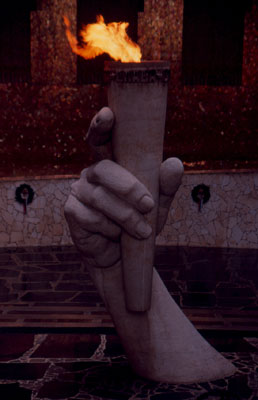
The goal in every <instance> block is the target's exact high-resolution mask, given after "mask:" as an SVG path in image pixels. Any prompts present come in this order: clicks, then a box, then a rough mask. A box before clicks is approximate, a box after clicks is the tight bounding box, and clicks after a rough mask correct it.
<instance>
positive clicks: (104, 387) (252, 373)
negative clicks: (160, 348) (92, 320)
mask: <svg viewBox="0 0 258 400" xmlns="http://www.w3.org/2000/svg"><path fill="white" fill-rule="evenodd" d="M210 339H212V340H210ZM208 340H209V341H210V342H211V343H212V344H213V345H215V347H216V348H217V349H218V350H220V351H222V350H223V354H224V356H225V357H227V358H228V359H230V360H231V361H232V362H233V363H234V364H235V365H236V367H237V368H238V371H237V373H236V374H235V375H234V376H232V377H230V378H228V379H220V380H217V381H212V382H204V383H199V384H191V385H182V384H181V385H172V384H165V383H157V382H152V381H149V380H146V379H142V378H140V377H138V376H136V375H135V374H134V373H133V371H132V370H131V368H130V366H129V365H128V362H127V359H126V357H125V355H124V353H123V349H122V347H121V345H120V343H119V340H118V338H117V336H116V335H115V334H108V335H105V334H97V333H91V334H89V333H84V334H78V333H71V334H62V333H55V334H29V333H27V334H21V333H12V334H9V335H8V334H0V353H1V359H0V398H1V399H4V400H50V399H66V400H68V399H69V400H72V399H74V400H75V399H78V400H79V399H80V400H86V399H88V400H120V399H121V400H127V399H128V400H129V399H130V400H140V399H150V400H170V399H174V400H181V399H199V400H201V399H208V400H212V399H213V400H243V399H249V400H257V399H258V338H254V337H252V338H250V337H249V338H242V337H238V338H236V337H235V338H234V339H233V340H232V338H230V337H228V338H226V337H225V336H224V337H220V338H218V339H217V338H216V334H215V336H214V337H213V338H208ZM229 342H230V345H229ZM227 347H228V350H227V349H226V348H227Z"/></svg>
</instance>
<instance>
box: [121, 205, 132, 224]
mask: <svg viewBox="0 0 258 400" xmlns="http://www.w3.org/2000/svg"><path fill="white" fill-rule="evenodd" d="M120 220H121V222H122V224H129V223H130V222H132V221H133V220H134V211H133V210H132V209H131V208H128V209H127V210H124V212H123V213H122V214H121V217H120Z"/></svg>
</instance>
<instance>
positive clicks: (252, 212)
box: [0, 173, 258, 248]
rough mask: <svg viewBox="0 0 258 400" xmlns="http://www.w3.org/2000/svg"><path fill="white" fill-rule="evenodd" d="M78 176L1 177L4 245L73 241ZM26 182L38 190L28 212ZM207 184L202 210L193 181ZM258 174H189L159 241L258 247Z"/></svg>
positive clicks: (1, 236) (1, 243)
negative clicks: (66, 212) (18, 196)
mask: <svg viewBox="0 0 258 400" xmlns="http://www.w3.org/2000/svg"><path fill="white" fill-rule="evenodd" d="M74 179H75V178H73V177H70V178H66V179H32V180H29V181H28V180H26V181H15V180H12V181H10V180H9V181H8V180H2V181H1V182H0V211H1V212H0V247H4V246H8V247H9V246H10V247H12V246H31V245H32V246H35V245H40V246H44V245H63V244H71V239H70V235H69V232H68V229H67V225H66V222H65V220H64V216H63V206H64V203H65V200H66V198H67V196H68V194H69V192H70V186H71V183H72V182H73V181H74ZM23 183H26V184H29V185H30V186H31V188H32V189H33V190H34V192H35V196H34V200H33V201H32V203H31V204H29V205H28V207H27V214H24V209H23V205H22V204H19V203H18V202H17V201H15V191H16V188H17V187H19V186H20V185H21V184H23ZM200 184H205V185H207V186H208V187H209V190H210V199H209V201H208V202H207V203H206V204H203V207H202V208H201V211H199V208H198V204H197V203H195V202H194V201H193V199H192V196H191V193H192V190H193V189H194V187H196V186H198V185H200ZM257 236H258V174H257V173H232V174H229V173H224V174H222V173H221V174H206V173H204V174H197V173H194V174H191V173H188V174H185V175H184V178H183V183H182V186H181V188H180V189H179V191H178V193H177V195H176V197H175V199H174V202H173V204H172V208H171V211H170V214H169V218H168V221H167V224H166V226H165V227H164V230H163V232H162V233H161V234H160V235H159V236H158V238H157V244H158V245H166V246H168V245H180V246H184V245H187V246H188V245H189V246H210V247H236V248H257V247H258V245H257V243H258V241H257Z"/></svg>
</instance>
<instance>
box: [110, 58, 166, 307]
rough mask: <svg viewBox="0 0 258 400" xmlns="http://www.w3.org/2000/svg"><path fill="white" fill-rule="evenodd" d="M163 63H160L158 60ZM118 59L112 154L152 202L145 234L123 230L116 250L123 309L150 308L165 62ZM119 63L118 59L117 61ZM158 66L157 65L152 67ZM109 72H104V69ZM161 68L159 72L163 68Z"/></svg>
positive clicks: (112, 94)
mask: <svg viewBox="0 0 258 400" xmlns="http://www.w3.org/2000/svg"><path fill="white" fill-rule="evenodd" d="M163 64H165V65H163ZM163 64H162V65H163V69H162V68H161V65H160V63H159V62H158V64H156V63H154V62H144V63H140V64H137V63H132V64H130V63H129V65H127V64H121V66H119V69H121V71H116V68H117V64H115V66H114V68H115V70H114V71H111V72H112V74H113V75H112V79H111V82H110V83H109V86H108V105H109V107H110V108H111V110H112V111H113V112H114V115H115V125H114V129H113V132H112V149H113V158H114V161H116V162H117V163H118V164H120V165H121V166H122V167H124V168H126V169H127V170H128V171H130V172H131V173H132V174H133V175H135V176H136V177H137V178H138V179H139V180H140V181H141V182H142V183H143V184H144V185H145V186H146V187H147V189H148V190H149V191H150V193H151V194H152V196H153V199H154V202H155V207H154V209H153V210H152V211H151V212H150V213H149V214H147V215H146V216H145V217H146V220H147V222H148V223H149V224H150V225H151V227H152V234H151V236H150V237H149V238H148V239H145V240H139V239H135V238H133V237H131V236H130V235H129V234H127V233H123V234H122V237H121V253H122V268H123V280H124V289H125V300H126V306H127V309H128V310H129V311H133V312H144V311H147V310H148V309H149V308H150V305H151V292H152V272H153V265H154V251H155V237H156V223H157V210H158V201H159V170H160V165H161V162H162V155H163V139H164V129H165V118H166V105H167V79H163V78H164V77H165V78H166V77H167V75H166V73H167V71H168V69H169V68H168V63H163ZM118 65H119V64H118ZM157 65H158V66H159V70H157V69H155V68H156V67H157ZM109 72H110V71H109ZM164 72H165V73H164Z"/></svg>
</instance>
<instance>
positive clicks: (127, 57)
mask: <svg viewBox="0 0 258 400" xmlns="http://www.w3.org/2000/svg"><path fill="white" fill-rule="evenodd" d="M64 23H65V26H66V36H67V39H68V41H69V43H70V46H71V48H72V50H73V52H74V53H76V54H77V55H78V56H81V57H83V58H86V59H89V58H95V57H96V56H98V55H100V54H103V53H107V54H109V55H110V57H112V58H113V59H114V60H116V61H118V60H120V61H122V62H141V57H142V54H141V49H140V47H139V46H138V45H137V44H136V43H134V42H133V41H132V40H131V39H130V38H129V36H128V35H127V33H126V30H127V28H128V25H129V24H128V23H127V22H111V23H110V24H105V22H104V18H103V16H102V15H98V16H97V22H96V23H94V24H88V25H86V26H84V27H83V29H82V30H81V31H80V36H81V38H82V45H80V44H79V43H78V41H77V39H76V37H75V36H74V35H73V34H72V32H71V30H70V21H69V19H68V18H67V17H66V16H64Z"/></svg>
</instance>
